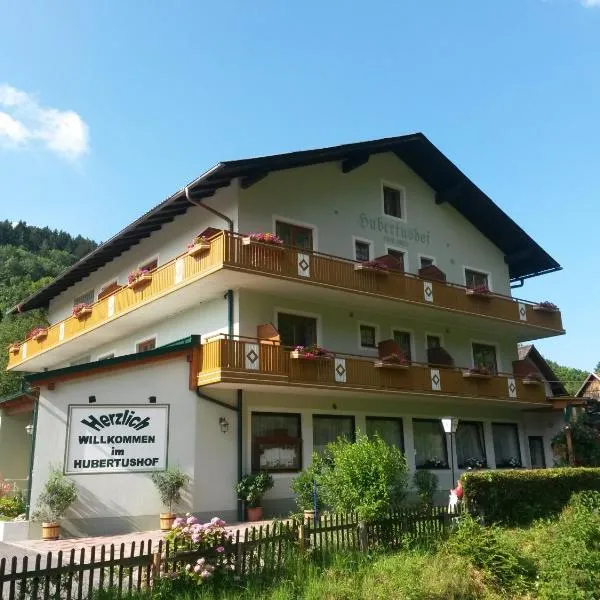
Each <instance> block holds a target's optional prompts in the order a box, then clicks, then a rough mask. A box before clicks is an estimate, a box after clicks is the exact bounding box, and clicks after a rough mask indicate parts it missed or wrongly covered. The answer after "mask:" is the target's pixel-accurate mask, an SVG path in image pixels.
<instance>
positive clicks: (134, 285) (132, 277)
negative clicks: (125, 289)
mask: <svg viewBox="0 0 600 600" xmlns="http://www.w3.org/2000/svg"><path fill="white" fill-rule="evenodd" d="M151 281H152V274H151V273H150V271H148V269H136V270H135V271H132V272H131V273H129V276H128V277H127V283H128V286H129V287H130V288H131V289H133V290H137V289H139V288H141V287H142V286H144V285H146V284H148V283H150V282H151Z"/></svg>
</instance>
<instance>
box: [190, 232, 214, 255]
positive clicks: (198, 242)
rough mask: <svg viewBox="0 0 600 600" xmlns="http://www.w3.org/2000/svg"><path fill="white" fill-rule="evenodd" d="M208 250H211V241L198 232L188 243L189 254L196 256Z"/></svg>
mask: <svg viewBox="0 0 600 600" xmlns="http://www.w3.org/2000/svg"><path fill="white" fill-rule="evenodd" d="M206 250H210V242H209V241H208V240H207V239H206V238H205V237H204V236H202V235H200V234H198V235H197V236H196V237H195V238H194V239H193V240H192V242H191V243H189V244H188V245H187V253H188V255H189V256H193V257H196V256H198V255H199V254H202V253H203V252H205V251H206Z"/></svg>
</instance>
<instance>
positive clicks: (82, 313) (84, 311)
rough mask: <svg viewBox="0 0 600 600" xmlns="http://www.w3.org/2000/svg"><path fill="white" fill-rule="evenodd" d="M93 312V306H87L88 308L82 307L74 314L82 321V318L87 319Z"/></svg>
mask: <svg viewBox="0 0 600 600" xmlns="http://www.w3.org/2000/svg"><path fill="white" fill-rule="evenodd" d="M91 314H92V307H91V306H90V307H87V308H82V309H81V310H79V311H77V313H76V314H74V315H73V316H74V317H75V318H76V319H79V320H80V321H81V320H82V319H85V318H86V317H89V316H90V315H91Z"/></svg>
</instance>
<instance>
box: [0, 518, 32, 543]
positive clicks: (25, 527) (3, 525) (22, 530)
mask: <svg viewBox="0 0 600 600" xmlns="http://www.w3.org/2000/svg"><path fill="white" fill-rule="evenodd" d="M28 537H29V521H0V542H16V541H19V540H26V539H27V538H28Z"/></svg>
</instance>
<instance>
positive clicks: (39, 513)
mask: <svg viewBox="0 0 600 600" xmlns="http://www.w3.org/2000/svg"><path fill="white" fill-rule="evenodd" d="M75 500H77V488H76V487H75V483H74V482H73V481H71V480H70V479H68V478H67V477H65V475H64V474H63V472H62V471H61V470H60V469H57V468H56V467H53V468H51V469H50V473H49V474H48V480H47V481H46V485H45V486H44V489H43V490H42V492H41V493H40V495H39V496H38V500H37V505H36V509H35V511H34V513H33V515H32V519H33V520H34V521H41V522H42V539H43V540H57V539H58V537H59V535H60V520H61V519H62V518H63V517H64V515H65V513H66V512H67V510H68V509H69V507H70V506H71V504H73V502H75Z"/></svg>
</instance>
